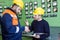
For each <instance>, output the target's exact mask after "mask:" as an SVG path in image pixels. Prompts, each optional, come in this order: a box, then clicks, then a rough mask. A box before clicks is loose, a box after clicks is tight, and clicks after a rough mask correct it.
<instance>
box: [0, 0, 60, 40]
mask: <svg viewBox="0 0 60 40" xmlns="http://www.w3.org/2000/svg"><path fill="white" fill-rule="evenodd" d="M23 1H24V4H25V5H24V9H23V10H22V13H20V14H18V17H19V19H20V23H21V25H25V23H24V21H25V20H26V19H27V20H28V21H29V23H30V24H31V22H32V20H33V15H32V13H33V11H34V9H35V8H37V7H42V8H43V9H44V10H45V14H44V16H43V18H44V19H45V20H47V21H48V23H49V25H50V37H49V39H48V40H58V39H59V37H60V0H23ZM12 4H13V0H0V16H1V15H2V12H3V11H4V9H6V8H7V7H11V6H12ZM22 38H23V40H31V38H30V37H22ZM0 40H2V37H1V27H0Z"/></svg>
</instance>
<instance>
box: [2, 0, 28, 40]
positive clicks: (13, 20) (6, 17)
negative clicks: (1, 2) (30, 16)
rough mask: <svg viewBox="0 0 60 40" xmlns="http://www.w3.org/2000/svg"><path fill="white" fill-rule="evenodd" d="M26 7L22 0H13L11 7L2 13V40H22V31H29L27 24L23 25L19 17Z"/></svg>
mask: <svg viewBox="0 0 60 40" xmlns="http://www.w3.org/2000/svg"><path fill="white" fill-rule="evenodd" d="M23 7H24V3H23V1H22V0H13V5H12V7H11V8H7V9H5V11H4V12H3V13H2V14H3V16H2V25H1V26H2V40H22V31H26V32H29V28H28V27H27V26H25V27H24V26H23V27H22V26H21V25H20V22H19V19H18V17H17V14H18V13H21V10H22V9H23Z"/></svg>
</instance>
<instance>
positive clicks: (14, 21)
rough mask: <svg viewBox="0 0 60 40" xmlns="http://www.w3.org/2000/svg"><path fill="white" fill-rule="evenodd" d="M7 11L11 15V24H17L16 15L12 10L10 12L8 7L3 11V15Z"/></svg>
mask: <svg viewBox="0 0 60 40" xmlns="http://www.w3.org/2000/svg"><path fill="white" fill-rule="evenodd" d="M6 13H8V14H9V15H10V16H11V17H12V24H13V25H18V18H17V16H16V14H15V13H14V12H12V11H11V10H9V9H6V10H5V11H4V12H3V15H4V14H6Z"/></svg>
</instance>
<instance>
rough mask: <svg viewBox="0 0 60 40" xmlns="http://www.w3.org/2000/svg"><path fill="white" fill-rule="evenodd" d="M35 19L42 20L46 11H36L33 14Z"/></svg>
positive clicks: (40, 9) (37, 9)
mask: <svg viewBox="0 0 60 40" xmlns="http://www.w3.org/2000/svg"><path fill="white" fill-rule="evenodd" d="M33 15H34V16H33V17H34V20H38V19H40V18H42V16H43V15H44V9H42V8H40V7H38V8H36V9H35V10H34V12H33Z"/></svg>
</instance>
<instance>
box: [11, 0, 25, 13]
mask: <svg viewBox="0 0 60 40" xmlns="http://www.w3.org/2000/svg"><path fill="white" fill-rule="evenodd" d="M23 6H24V3H23V1H22V0H14V1H13V5H12V9H13V10H14V11H15V12H16V13H20V12H21V10H22V9H23Z"/></svg>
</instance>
